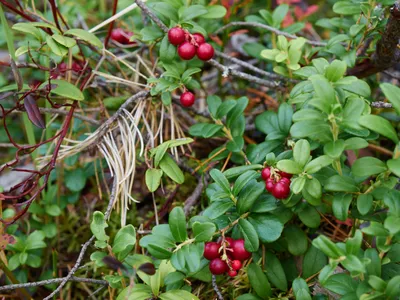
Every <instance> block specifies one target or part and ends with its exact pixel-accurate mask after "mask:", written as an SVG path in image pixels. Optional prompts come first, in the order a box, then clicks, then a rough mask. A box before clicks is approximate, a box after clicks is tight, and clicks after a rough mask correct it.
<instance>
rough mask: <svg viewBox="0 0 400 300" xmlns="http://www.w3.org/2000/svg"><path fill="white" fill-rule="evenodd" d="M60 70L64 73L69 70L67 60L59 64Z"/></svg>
mask: <svg viewBox="0 0 400 300" xmlns="http://www.w3.org/2000/svg"><path fill="white" fill-rule="evenodd" d="M58 70H60V72H61V73H64V72H65V71H67V64H66V63H65V62H62V63H61V64H59V65H58Z"/></svg>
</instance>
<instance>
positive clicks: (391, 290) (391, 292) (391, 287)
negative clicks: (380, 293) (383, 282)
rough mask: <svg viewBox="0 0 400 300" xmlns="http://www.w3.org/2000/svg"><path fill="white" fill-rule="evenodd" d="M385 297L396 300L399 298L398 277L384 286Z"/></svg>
mask: <svg viewBox="0 0 400 300" xmlns="http://www.w3.org/2000/svg"><path fill="white" fill-rule="evenodd" d="M386 296H387V297H388V299H398V297H399V296H400V275H397V276H395V277H393V278H392V279H390V280H389V282H388V283H387V286H386Z"/></svg>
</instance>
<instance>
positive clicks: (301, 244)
mask: <svg viewBox="0 0 400 300" xmlns="http://www.w3.org/2000/svg"><path fill="white" fill-rule="evenodd" d="M283 235H284V236H285V238H286V242H287V244H288V250H289V252H290V253H291V254H293V255H295V256H298V255H301V254H304V253H305V252H306V251H307V248H308V240H307V236H306V234H305V233H304V231H303V230H301V229H300V228H299V227H297V226H295V225H289V226H287V227H286V228H285V230H284V231H283Z"/></svg>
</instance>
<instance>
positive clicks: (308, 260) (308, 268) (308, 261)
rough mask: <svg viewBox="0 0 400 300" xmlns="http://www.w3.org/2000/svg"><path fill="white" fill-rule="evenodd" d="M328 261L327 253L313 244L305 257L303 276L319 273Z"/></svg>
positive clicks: (307, 276)
mask: <svg viewBox="0 0 400 300" xmlns="http://www.w3.org/2000/svg"><path fill="white" fill-rule="evenodd" d="M327 263H328V258H327V257H326V255H325V254H324V253H323V252H322V251H320V250H318V249H317V248H315V247H314V246H311V247H310V248H309V249H308V250H307V252H306V254H305V255H304V258H303V274H302V276H303V278H309V277H311V276H312V275H314V274H316V273H318V272H319V271H321V269H322V268H323V267H324V266H325V265H326V264H327Z"/></svg>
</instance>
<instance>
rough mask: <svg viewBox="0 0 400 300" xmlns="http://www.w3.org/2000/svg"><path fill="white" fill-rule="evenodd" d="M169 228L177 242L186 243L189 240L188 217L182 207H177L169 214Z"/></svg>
mask: <svg viewBox="0 0 400 300" xmlns="http://www.w3.org/2000/svg"><path fill="white" fill-rule="evenodd" d="M168 224H169V228H170V229H171V233H172V236H173V237H174V239H175V241H176V242H184V241H185V240H186V239H187V237H188V236H187V231H186V217H185V213H184V211H183V209H182V207H178V206H177V207H175V208H174V209H173V210H171V212H170V213H169V217H168Z"/></svg>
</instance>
